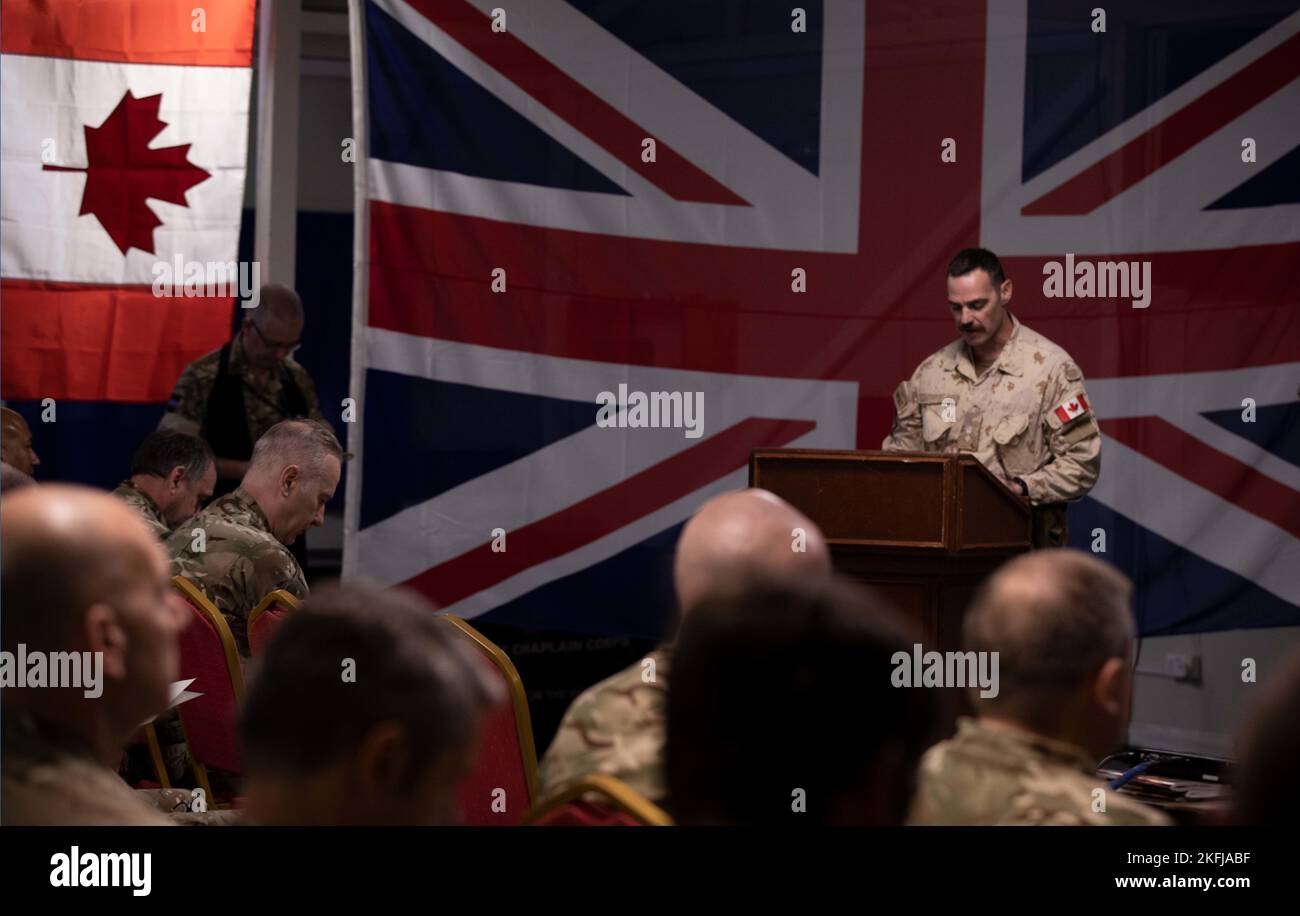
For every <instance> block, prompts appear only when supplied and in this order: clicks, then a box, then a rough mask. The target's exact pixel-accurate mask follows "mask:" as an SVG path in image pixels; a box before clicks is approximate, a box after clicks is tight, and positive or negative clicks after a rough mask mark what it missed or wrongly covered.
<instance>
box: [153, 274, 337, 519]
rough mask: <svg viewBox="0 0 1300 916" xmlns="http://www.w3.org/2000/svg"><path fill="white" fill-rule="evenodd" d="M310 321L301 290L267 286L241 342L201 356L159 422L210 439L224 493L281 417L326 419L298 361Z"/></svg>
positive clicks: (232, 486) (185, 374) (219, 489)
mask: <svg viewBox="0 0 1300 916" xmlns="http://www.w3.org/2000/svg"><path fill="white" fill-rule="evenodd" d="M302 327H303V308H302V300H301V299H299V298H298V294H297V293H295V292H294V291H293V290H292V289H290V288H289V287H287V286H282V285H280V284H278V283H270V284H267V285H265V286H263V287H262V290H261V298H260V299H259V304H258V305H257V307H256V308H253V309H249V310H248V311H247V312H246V313H245V315H244V323H243V325H242V326H241V327H240V329H239V331H238V333H236V334H235V338H234V340H231V341H229V342H227V343H226V344H225V345H224V346H222V347H221V348H220V349H217V350H213V351H212V352H211V353H208V354H207V355H205V356H200V357H199V358H198V359H196V360H195V361H194V362H192V363H190V364H189V365H188V366H186V367H185V371H183V372H182V373H181V376H180V378H179V379H177V380H176V387H175V389H174V390H173V391H172V396H171V400H170V401H168V402H167V412H166V413H165V414H163V418H162V422H160V423H159V424H158V428H159V429H160V430H164V431H172V432H182V433H191V434H194V435H198V436H202V437H203V438H204V439H206V440H207V441H208V444H209V445H211V446H212V451H213V453H214V454H215V455H216V463H217V489H216V495H217V496H220V495H222V494H225V493H229V492H230V491H232V490H234V489H235V487H237V486H238V485H239V481H240V480H241V479H243V476H244V472H245V471H247V470H248V459H249V458H250V457H251V456H252V454H253V443H255V442H256V441H257V440H258V439H259V438H261V436H262V434H263V433H264V432H266V431H267V430H268V429H270V428H271V427H272V426H274V425H275V424H276V423H279V422H280V421H281V420H290V419H294V418H297V417H310V418H312V419H313V420H323V419H324V417H323V416H322V415H321V412H320V403H319V402H318V401H317V399H316V386H315V385H314V384H313V383H312V380H311V376H310V375H308V374H307V370H306V369H304V368H303V367H302V366H301V365H299V364H298V363H297V362H295V361H294V359H293V353H294V351H296V350H297V349H298V345H299V341H300V339H301V337H302Z"/></svg>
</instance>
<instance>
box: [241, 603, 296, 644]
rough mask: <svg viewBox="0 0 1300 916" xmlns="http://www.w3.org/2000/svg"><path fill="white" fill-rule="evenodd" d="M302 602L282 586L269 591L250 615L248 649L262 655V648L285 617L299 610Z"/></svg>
mask: <svg viewBox="0 0 1300 916" xmlns="http://www.w3.org/2000/svg"><path fill="white" fill-rule="evenodd" d="M299 604H300V602H299V601H298V599H297V598H295V597H294V596H293V595H291V594H289V593H288V592H286V591H285V590H284V589H282V588H277V589H276V590H275V591H273V592H269V593H268V594H267V596H266V597H265V598H263V599H262V600H261V601H260V602H258V605H257V607H255V608H253V613H251V614H249V615H248V651H249V652H250V653H252V654H253V655H261V654H262V648H263V647H264V646H265V645H266V643H267V641H268V640H269V639H270V638H271V634H273V633H274V632H275V630H276V628H277V627H278V626H280V624H281V623H283V622H284V618H285V617H286V616H287V615H289V614H292V613H293V612H294V611H296V610H298V605H299Z"/></svg>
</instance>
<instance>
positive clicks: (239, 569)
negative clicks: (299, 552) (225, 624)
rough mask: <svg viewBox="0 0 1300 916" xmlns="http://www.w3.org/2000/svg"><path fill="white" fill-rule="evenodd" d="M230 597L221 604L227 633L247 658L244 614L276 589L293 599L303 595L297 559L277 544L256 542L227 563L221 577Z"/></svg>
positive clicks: (303, 587)
mask: <svg viewBox="0 0 1300 916" xmlns="http://www.w3.org/2000/svg"><path fill="white" fill-rule="evenodd" d="M225 581H226V582H227V583H228V584H229V589H230V593H231V600H230V604H229V607H223V608H222V611H223V612H225V613H226V616H227V619H228V620H229V623H230V632H231V634H232V635H233V636H234V637H235V643H236V644H237V645H238V646H239V654H240V655H242V656H245V657H247V656H248V655H249V654H250V652H249V645H248V615H249V614H251V613H252V612H253V608H255V607H257V605H258V604H259V603H261V601H262V599H263V598H265V597H266V596H267V594H269V593H270V592H273V591H275V590H276V589H277V588H282V589H284V590H285V591H287V592H288V593H289V594H291V595H293V596H294V597H295V598H300V599H305V598H306V597H307V582H306V580H305V579H304V578H303V575H302V570H301V569H300V568H299V567H298V561H297V560H295V559H294V558H293V555H292V554H291V553H289V551H288V550H286V549H284V548H283V547H281V546H280V545H279V544H270V543H258V544H255V545H253V546H252V547H251V549H249V550H246V551H244V552H242V553H240V555H239V556H237V557H235V558H234V560H233V561H232V563H231V565H230V571H229V572H228V573H227V575H226V576H225Z"/></svg>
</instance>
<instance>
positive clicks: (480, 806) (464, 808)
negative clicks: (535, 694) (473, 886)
mask: <svg viewBox="0 0 1300 916" xmlns="http://www.w3.org/2000/svg"><path fill="white" fill-rule="evenodd" d="M438 619H439V620H442V621H444V622H445V623H446V624H447V625H448V626H452V627H455V628H456V630H457V631H458V632H459V633H460V634H461V635H462V636H464V637H465V638H466V639H468V640H470V641H471V642H472V643H473V644H474V646H475V648H477V649H478V650H479V652H481V653H482V654H483V656H484V657H485V658H486V659H487V660H488V661H489V662H491V664H492V668H493V670H495V671H496V673H497V675H498V677H500V678H501V681H502V683H503V685H504V686H505V688H506V691H507V695H508V697H507V699H506V701H505V702H504V703H502V704H501V705H500V706H499V707H497V708H496V709H494V710H492V711H491V712H490V713H488V715H487V717H486V718H485V719H484V722H483V733H482V736H481V737H480V739H479V750H478V762H477V764H476V765H475V767H474V771H473V772H472V773H471V774H470V776H469V778H468V779H466V780H465V782H464V783H463V784H462V785H461V789H460V803H461V817H462V819H463V820H464V822H465V823H466V824H470V825H475V826H493V825H495V826H513V825H515V824H518V823H520V822H521V821H522V820H523V816H524V813H525V812H526V811H527V810H528V809H529V808H530V807H531V806H532V804H533V802H534V801H535V800H536V798H537V749H536V748H535V747H534V745H533V721H532V717H531V716H530V715H529V714H528V698H527V695H526V694H525V693H524V684H523V681H522V680H520V678H519V671H518V670H517V669H516V668H515V666H514V663H513V662H511V661H510V658H509V657H508V656H507V655H506V654H505V653H504V652H502V651H501V648H500V647H499V646H498V645H496V643H494V642H492V641H491V640H490V639H488V638H487V637H485V636H484V635H483V634H482V633H480V632H479V631H478V630H476V629H474V628H473V627H472V626H470V625H469V624H468V623H466V622H465V621H464V620H461V619H460V618H459V617H453V616H451V615H450V614H442V615H439V617H438ZM502 793H504V794H502Z"/></svg>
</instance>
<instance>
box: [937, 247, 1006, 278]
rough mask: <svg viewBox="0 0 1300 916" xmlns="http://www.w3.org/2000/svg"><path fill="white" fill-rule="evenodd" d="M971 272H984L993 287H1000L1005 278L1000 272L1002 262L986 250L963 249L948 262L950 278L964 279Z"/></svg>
mask: <svg viewBox="0 0 1300 916" xmlns="http://www.w3.org/2000/svg"><path fill="white" fill-rule="evenodd" d="M972 270H982V271H984V272H985V273H986V274H988V275H989V280H990V281H992V283H993V285H994V286H1001V285H1002V281H1003V280H1005V279H1006V278H1007V277H1006V274H1004V273H1003V272H1002V262H1001V261H999V260H998V256H997V255H995V254H994V253H993V252H991V251H989V250H988V249H987V248H963V249H962V250H961V251H959V252H957V254H956V255H955V256H954V257H953V259H952V260H951V261H949V262H948V276H950V277H964V276H966V275H967V274H968V273H970V272H971V271H972Z"/></svg>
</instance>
